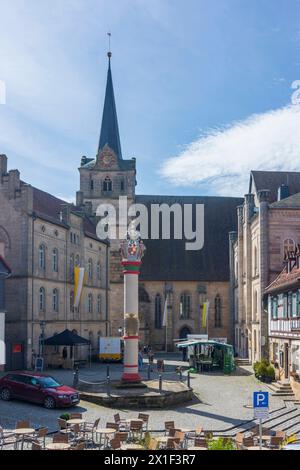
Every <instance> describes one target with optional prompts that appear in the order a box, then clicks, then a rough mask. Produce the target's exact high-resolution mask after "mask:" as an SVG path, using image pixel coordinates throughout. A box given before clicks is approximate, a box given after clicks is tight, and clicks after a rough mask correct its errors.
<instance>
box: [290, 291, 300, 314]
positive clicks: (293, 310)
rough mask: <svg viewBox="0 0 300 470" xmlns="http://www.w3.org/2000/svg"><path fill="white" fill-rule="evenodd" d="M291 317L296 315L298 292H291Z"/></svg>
mask: <svg viewBox="0 0 300 470" xmlns="http://www.w3.org/2000/svg"><path fill="white" fill-rule="evenodd" d="M291 313H292V317H297V316H298V293H297V292H293V294H292V312H291Z"/></svg>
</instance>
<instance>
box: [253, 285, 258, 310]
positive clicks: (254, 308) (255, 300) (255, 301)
mask: <svg viewBox="0 0 300 470" xmlns="http://www.w3.org/2000/svg"><path fill="white" fill-rule="evenodd" d="M253 313H254V314H255V315H257V290H255V291H254V293H253Z"/></svg>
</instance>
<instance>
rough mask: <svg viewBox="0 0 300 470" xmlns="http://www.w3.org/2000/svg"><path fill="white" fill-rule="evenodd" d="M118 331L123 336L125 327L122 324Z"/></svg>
mask: <svg viewBox="0 0 300 470" xmlns="http://www.w3.org/2000/svg"><path fill="white" fill-rule="evenodd" d="M118 333H119V336H123V328H122V327H121V326H120V327H119V328H118Z"/></svg>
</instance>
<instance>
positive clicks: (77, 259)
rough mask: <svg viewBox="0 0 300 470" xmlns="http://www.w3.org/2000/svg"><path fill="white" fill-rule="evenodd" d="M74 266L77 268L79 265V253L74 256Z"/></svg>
mask: <svg viewBox="0 0 300 470" xmlns="http://www.w3.org/2000/svg"><path fill="white" fill-rule="evenodd" d="M75 266H76V267H77V268H79V267H80V256H79V255H76V258H75Z"/></svg>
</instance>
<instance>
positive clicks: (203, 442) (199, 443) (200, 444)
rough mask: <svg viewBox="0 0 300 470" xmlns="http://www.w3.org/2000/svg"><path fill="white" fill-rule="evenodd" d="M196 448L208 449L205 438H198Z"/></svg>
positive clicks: (195, 443) (195, 442)
mask: <svg viewBox="0 0 300 470" xmlns="http://www.w3.org/2000/svg"><path fill="white" fill-rule="evenodd" d="M194 446H195V447H207V440H206V439H205V438H204V437H196V439H195V441H194Z"/></svg>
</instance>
